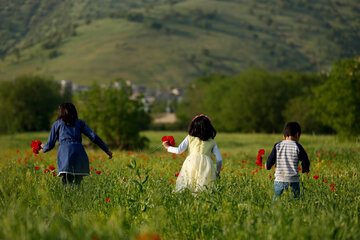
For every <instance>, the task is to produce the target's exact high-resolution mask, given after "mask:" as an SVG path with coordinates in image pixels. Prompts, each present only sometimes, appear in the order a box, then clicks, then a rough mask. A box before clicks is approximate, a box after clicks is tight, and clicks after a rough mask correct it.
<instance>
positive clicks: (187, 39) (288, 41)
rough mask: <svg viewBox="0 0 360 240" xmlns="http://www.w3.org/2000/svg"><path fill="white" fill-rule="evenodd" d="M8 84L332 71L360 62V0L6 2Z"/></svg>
mask: <svg viewBox="0 0 360 240" xmlns="http://www.w3.org/2000/svg"><path fill="white" fill-rule="evenodd" d="M0 5H1V6H2V8H0V33H1V37H0V43H1V44H0V52H1V58H2V60H0V80H6V79H11V78H12V77H13V76H15V75H19V74H22V73H35V74H42V75H52V76H54V78H55V79H58V80H60V79H67V80H72V81H74V82H76V83H79V84H84V85H86V84H90V83H91V82H92V81H98V82H109V81H111V80H113V79H115V78H118V77H121V78H124V79H128V80H131V81H133V82H135V83H141V84H146V85H149V86H161V87H166V86H180V87H183V86H186V85H187V84H189V83H191V82H192V81H193V79H195V78H197V77H199V76H203V75H207V74H215V73H216V74H226V75H232V74H236V73H238V72H241V71H243V70H244V69H247V68H249V67H251V66H257V67H261V68H264V69H267V70H270V71H283V70H293V71H323V70H328V68H329V66H330V65H331V64H332V62H333V61H335V60H337V59H341V58H347V57H354V56H357V55H360V14H359V13H360V2H358V1H333V0H317V1H311V0H295V1H288V0H269V1H266V0H262V1H256V2H255V1H251V0H222V1H220V0H218V1H215V0H183V1H174V0H167V1H166V0H153V1H140V0H123V1H115V0H107V1H94V0H83V1H70V0H63V1H58V0H47V1H45V0H32V1H30V0H23V1H6V0H0Z"/></svg>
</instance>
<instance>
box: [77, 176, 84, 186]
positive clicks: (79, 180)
mask: <svg viewBox="0 0 360 240" xmlns="http://www.w3.org/2000/svg"><path fill="white" fill-rule="evenodd" d="M82 179H83V176H81V175H75V184H76V185H79V184H80V183H81V181H82Z"/></svg>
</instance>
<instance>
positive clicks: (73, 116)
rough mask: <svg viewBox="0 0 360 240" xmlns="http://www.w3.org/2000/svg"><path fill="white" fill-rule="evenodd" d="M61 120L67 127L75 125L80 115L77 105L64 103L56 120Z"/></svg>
mask: <svg viewBox="0 0 360 240" xmlns="http://www.w3.org/2000/svg"><path fill="white" fill-rule="evenodd" d="M59 119H61V120H62V121H63V122H64V123H65V124H66V125H75V121H76V120H77V119H78V114H77V111H76V108H75V105H74V104H72V103H70V102H65V103H62V104H61V105H60V106H59V110H58V113H57V117H56V120H59Z"/></svg>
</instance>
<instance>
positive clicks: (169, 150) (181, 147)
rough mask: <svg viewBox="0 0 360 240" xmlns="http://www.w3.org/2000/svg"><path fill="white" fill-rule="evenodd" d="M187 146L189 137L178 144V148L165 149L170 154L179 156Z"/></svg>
mask: <svg viewBox="0 0 360 240" xmlns="http://www.w3.org/2000/svg"><path fill="white" fill-rule="evenodd" d="M188 146H189V136H187V137H186V138H185V139H184V140H183V141H182V143H180V145H179V147H169V148H168V149H167V151H168V152H170V153H176V154H181V153H183V152H184V151H185V150H186V149H187V147H188Z"/></svg>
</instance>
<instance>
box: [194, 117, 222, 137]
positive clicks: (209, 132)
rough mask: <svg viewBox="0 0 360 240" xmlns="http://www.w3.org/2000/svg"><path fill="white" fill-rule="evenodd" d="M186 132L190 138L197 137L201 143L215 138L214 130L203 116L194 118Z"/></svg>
mask: <svg viewBox="0 0 360 240" xmlns="http://www.w3.org/2000/svg"><path fill="white" fill-rule="evenodd" d="M188 132H189V135H190V136H193V137H198V138H200V139H201V140H203V141H206V140H208V139H210V138H212V139H213V138H215V136H216V130H215V128H214V127H213V125H212V124H211V122H210V120H209V119H208V118H207V117H205V116H200V117H197V118H195V119H194V120H193V121H192V122H191V123H190V125H189V128H188Z"/></svg>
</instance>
